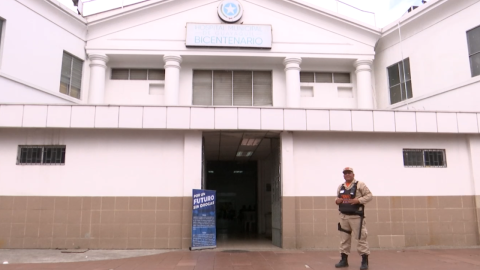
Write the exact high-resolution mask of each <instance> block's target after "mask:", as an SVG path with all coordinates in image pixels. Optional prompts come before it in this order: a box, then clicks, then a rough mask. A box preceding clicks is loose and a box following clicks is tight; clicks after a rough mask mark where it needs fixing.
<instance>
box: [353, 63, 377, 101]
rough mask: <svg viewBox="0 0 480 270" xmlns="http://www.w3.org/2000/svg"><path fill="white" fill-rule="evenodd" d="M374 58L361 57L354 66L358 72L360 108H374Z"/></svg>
mask: <svg viewBox="0 0 480 270" xmlns="http://www.w3.org/2000/svg"><path fill="white" fill-rule="evenodd" d="M372 64H373V61H372V60H368V59H359V60H357V61H355V63H354V66H355V68H356V70H355V73H357V107H358V108H359V109H374V106H373V88H372V68H371V67H372Z"/></svg>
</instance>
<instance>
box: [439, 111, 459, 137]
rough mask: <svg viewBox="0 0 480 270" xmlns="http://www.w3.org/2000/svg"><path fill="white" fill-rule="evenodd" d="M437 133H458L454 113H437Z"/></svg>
mask: <svg viewBox="0 0 480 270" xmlns="http://www.w3.org/2000/svg"><path fill="white" fill-rule="evenodd" d="M437 125H438V132H442V133H458V123H457V114H456V113H440V112H439V113H437Z"/></svg>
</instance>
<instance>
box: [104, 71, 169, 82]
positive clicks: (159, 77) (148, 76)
mask: <svg viewBox="0 0 480 270" xmlns="http://www.w3.org/2000/svg"><path fill="white" fill-rule="evenodd" d="M111 78H112V80H130V81H164V80H165V70H164V69H128V68H112V77H111Z"/></svg>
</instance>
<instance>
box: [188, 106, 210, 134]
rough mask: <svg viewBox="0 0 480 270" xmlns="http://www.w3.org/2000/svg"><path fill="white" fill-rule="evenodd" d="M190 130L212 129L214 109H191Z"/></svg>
mask: <svg viewBox="0 0 480 270" xmlns="http://www.w3.org/2000/svg"><path fill="white" fill-rule="evenodd" d="M190 128H191V129H214V128H215V109H214V108H192V109H191V123H190Z"/></svg>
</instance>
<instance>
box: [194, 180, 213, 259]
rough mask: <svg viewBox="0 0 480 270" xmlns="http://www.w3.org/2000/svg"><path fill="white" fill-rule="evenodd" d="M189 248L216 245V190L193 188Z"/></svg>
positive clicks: (204, 247) (203, 247)
mask: <svg viewBox="0 0 480 270" xmlns="http://www.w3.org/2000/svg"><path fill="white" fill-rule="evenodd" d="M192 193H193V194H192V195H193V211H192V245H191V247H190V249H191V250H195V249H206V248H216V247H217V228H216V215H215V204H216V203H215V202H216V199H217V195H216V191H214V190H204V189H194V190H193V192H192Z"/></svg>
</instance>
